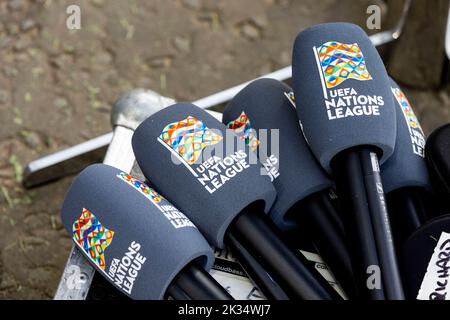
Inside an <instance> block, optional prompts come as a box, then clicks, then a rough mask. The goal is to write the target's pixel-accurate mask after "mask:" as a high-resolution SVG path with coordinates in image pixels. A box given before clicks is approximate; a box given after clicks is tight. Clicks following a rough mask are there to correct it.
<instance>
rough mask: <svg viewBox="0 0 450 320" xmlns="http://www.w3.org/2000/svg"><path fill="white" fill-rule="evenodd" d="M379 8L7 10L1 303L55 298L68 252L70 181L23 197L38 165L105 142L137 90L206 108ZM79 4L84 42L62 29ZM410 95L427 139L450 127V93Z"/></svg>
mask: <svg viewBox="0 0 450 320" xmlns="http://www.w3.org/2000/svg"><path fill="white" fill-rule="evenodd" d="M373 2H375V3H379V1H358V2H355V1H350V0H323V1H317V0H306V1H292V0H245V1H242V0H227V1H201V0H184V1H181V0H178V1H177V0H171V1H167V0H153V1H119V0H117V1H112V0H109V1H106V0H91V1H87V0H86V1H59V0H58V1H56V0H53V1H51V0H47V1H43V0H42V1H39V0H35V1H31V0H30V1H26V0H12V1H6V0H0V124H1V125H0V298H20V299H22V298H25V299H29V298H39V299H48V298H51V297H52V295H53V293H54V290H55V288H56V285H57V283H58V280H59V277H60V275H61V272H62V269H63V266H64V263H65V261H66V258H67V254H68V252H69V249H70V247H71V243H70V240H69V238H68V236H67V235H66V233H65V231H64V230H63V229H62V226H61V223H60V219H59V210H60V205H61V201H62V198H63V196H64V192H65V190H66V189H67V187H68V185H69V183H70V181H71V178H66V179H64V180H62V181H59V182H57V183H53V184H49V185H47V186H43V187H40V188H37V189H34V190H31V191H26V190H24V189H23V188H22V187H21V184H20V180H21V177H22V170H23V169H22V168H23V167H24V166H25V165H26V164H27V163H28V162H29V161H30V160H33V159H35V158H38V157H39V156H41V155H45V154H49V153H51V152H53V151H56V150H59V149H61V148H64V147H67V146H70V145H73V144H76V143H79V142H82V141H84V140H86V139H89V138H92V137H95V136H97V135H99V134H102V133H106V132H108V131H109V130H110V125H109V111H110V108H111V105H112V103H113V102H114V101H115V99H116V98H117V97H118V96H119V95H120V94H121V93H124V92H125V91H127V90H129V89H131V88H135V87H146V88H151V89H153V90H157V91H159V92H161V93H163V94H165V95H168V96H172V97H175V98H177V99H183V100H193V99H196V98H199V97H202V96H204V95H207V94H210V93H213V92H215V91H218V90H220V89H224V88H227V87H229V86H232V85H235V84H238V83H240V82H242V81H244V80H249V79H251V78H253V77H255V76H258V75H261V74H264V73H267V72H270V71H272V70H275V69H277V68H280V67H283V66H286V65H288V64H290V55H291V46H292V42H293V39H294V38H295V35H296V34H297V33H298V32H299V31H300V30H302V29H304V28H305V27H307V26H310V25H312V24H315V23H319V22H325V21H335V20H341V21H351V22H355V23H358V24H360V25H361V26H364V22H365V19H366V15H365V10H366V8H367V6H368V5H369V4H370V3H373ZM73 3H76V4H79V5H80V7H81V15H82V16H81V17H82V29H81V30H78V31H69V30H67V29H66V27H65V20H66V17H67V15H66V13H65V11H66V7H67V6H68V5H69V4H73ZM400 80H401V79H400ZM408 93H410V96H411V100H412V101H413V102H414V103H415V105H416V107H417V110H418V111H419V115H420V116H421V119H422V121H423V124H424V127H425V128H426V130H427V131H429V130H430V129H432V128H434V127H436V126H437V125H439V124H441V123H444V122H448V121H450V114H449V110H450V108H449V98H448V95H447V93H446V92H445V91H420V90H408Z"/></svg>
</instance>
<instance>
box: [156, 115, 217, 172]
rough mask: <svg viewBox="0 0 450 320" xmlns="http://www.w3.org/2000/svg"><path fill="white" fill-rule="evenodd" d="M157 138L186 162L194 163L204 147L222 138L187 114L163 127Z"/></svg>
mask: <svg viewBox="0 0 450 320" xmlns="http://www.w3.org/2000/svg"><path fill="white" fill-rule="evenodd" d="M159 139H160V140H161V141H163V142H164V143H165V144H167V145H168V146H169V147H170V148H171V149H172V150H173V151H175V152H176V153H177V154H178V155H179V156H180V157H181V158H182V159H183V160H184V161H186V163H188V164H189V165H192V164H194V163H195V162H196V161H197V160H198V159H199V158H200V155H201V153H202V151H203V149H204V148H206V147H207V146H212V145H215V144H217V143H219V142H220V141H221V140H222V139H223V138H222V136H221V135H218V134H216V133H214V132H212V131H211V129H209V128H208V127H207V126H206V125H204V124H203V122H201V121H200V120H198V119H196V118H194V117H192V116H188V117H187V118H186V119H184V120H181V121H178V122H174V123H170V124H168V125H167V126H165V127H164V129H163V130H162V132H161V135H160V136H159Z"/></svg>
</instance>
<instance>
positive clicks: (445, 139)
mask: <svg viewBox="0 0 450 320" xmlns="http://www.w3.org/2000/svg"><path fill="white" fill-rule="evenodd" d="M425 155H426V156H425V158H426V160H427V164H428V168H429V170H430V173H431V175H432V177H433V178H434V179H433V181H435V182H436V187H437V188H438V189H439V191H440V192H443V193H445V194H448V193H450V124H446V125H444V126H442V127H439V128H437V129H436V130H434V131H433V132H432V133H431V134H430V136H429V137H428V140H427V144H426V147H425Z"/></svg>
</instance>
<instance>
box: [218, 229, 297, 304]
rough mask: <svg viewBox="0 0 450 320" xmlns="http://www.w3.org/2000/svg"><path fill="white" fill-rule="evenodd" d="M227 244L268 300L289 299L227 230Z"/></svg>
mask: <svg viewBox="0 0 450 320" xmlns="http://www.w3.org/2000/svg"><path fill="white" fill-rule="evenodd" d="M225 241H226V244H227V246H228V247H229V248H230V249H231V250H232V252H233V254H234V255H235V256H236V258H237V260H238V261H239V264H240V265H241V266H242V268H244V270H245V272H246V273H247V275H248V276H249V277H250V279H251V280H252V282H253V283H254V284H255V286H256V287H257V288H258V289H259V290H260V291H261V292H262V294H264V296H265V297H266V298H267V299H269V300H289V297H288V296H287V295H286V293H285V292H284V291H283V289H282V288H281V287H280V285H279V284H278V283H276V282H275V280H274V279H272V277H271V276H270V275H269V274H268V272H267V271H266V270H265V269H264V268H263V267H262V266H261V264H259V263H258V261H257V260H256V259H255V258H254V257H253V256H252V255H251V254H250V252H248V251H247V249H246V248H245V246H243V245H242V244H241V243H240V241H239V240H238V239H236V237H235V236H234V235H233V234H232V233H231V232H228V233H227V234H226V235H225Z"/></svg>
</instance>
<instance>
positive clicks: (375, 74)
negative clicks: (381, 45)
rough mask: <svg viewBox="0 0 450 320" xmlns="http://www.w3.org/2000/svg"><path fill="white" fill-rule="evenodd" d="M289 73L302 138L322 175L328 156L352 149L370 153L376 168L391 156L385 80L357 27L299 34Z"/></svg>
mask: <svg viewBox="0 0 450 320" xmlns="http://www.w3.org/2000/svg"><path fill="white" fill-rule="evenodd" d="M292 73H293V89H294V93H295V98H296V104H297V113H298V116H299V118H300V120H301V123H302V126H303V132H304V134H305V137H306V139H307V141H308V143H309V146H310V148H311V150H312V151H313V153H314V155H315V156H316V158H317V159H318V160H319V162H320V163H321V165H322V166H323V167H324V168H325V169H326V170H327V171H328V172H330V173H331V166H330V162H331V160H332V159H333V157H334V156H336V155H337V154H338V153H340V152H341V151H343V150H347V149H350V148H352V147H355V146H362V145H365V146H372V147H375V148H376V149H377V151H378V157H379V158H380V163H381V164H382V163H384V162H385V161H386V160H387V159H388V158H389V157H390V156H391V154H392V153H393V151H394V146H395V136H396V120H395V109H394V105H393V97H392V92H391V89H390V88H391V87H390V82H389V77H388V75H387V73H386V69H385V67H384V65H383V62H382V60H381V58H380V56H379V54H378V52H377V50H376V48H375V47H374V46H373V44H372V43H371V41H370V39H369V37H368V36H367V34H366V33H365V32H364V31H363V30H362V29H361V28H360V27H358V26H356V25H354V24H349V23H326V24H321V25H317V26H314V27H311V28H308V29H306V30H304V31H302V32H300V33H299V35H298V36H297V38H296V40H295V45H294V50H293V61H292Z"/></svg>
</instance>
